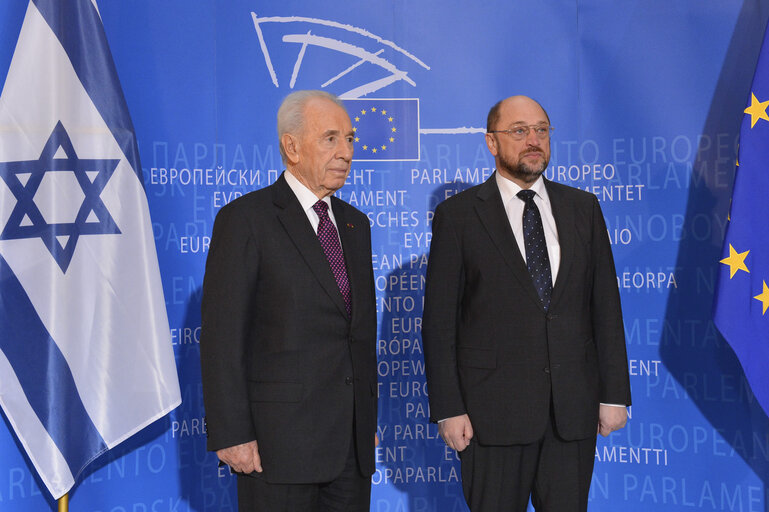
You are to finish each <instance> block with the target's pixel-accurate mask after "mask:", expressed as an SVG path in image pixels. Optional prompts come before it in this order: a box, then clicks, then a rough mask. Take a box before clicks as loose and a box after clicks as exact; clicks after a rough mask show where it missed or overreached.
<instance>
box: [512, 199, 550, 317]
mask: <svg viewBox="0 0 769 512" xmlns="http://www.w3.org/2000/svg"><path fill="white" fill-rule="evenodd" d="M534 195H535V192H534V191H533V190H521V191H520V192H518V197H519V198H520V199H521V200H522V201H523V202H524V203H526V206H524V207H523V242H524V246H525V247H526V266H527V267H528V268H529V274H531V279H532V281H534V287H535V288H536V289H537V293H538V294H539V299H540V300H541V301H542V305H543V306H544V308H545V311H547V308H549V307H550V295H551V294H552V292H553V278H552V275H551V273H550V258H549V257H548V255H547V242H546V241H545V230H544V228H543V227H542V217H541V216H540V214H539V208H537V205H536V204H534Z"/></svg>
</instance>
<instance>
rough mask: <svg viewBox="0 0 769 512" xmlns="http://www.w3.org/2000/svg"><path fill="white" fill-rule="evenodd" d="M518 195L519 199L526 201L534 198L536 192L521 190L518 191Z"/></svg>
mask: <svg viewBox="0 0 769 512" xmlns="http://www.w3.org/2000/svg"><path fill="white" fill-rule="evenodd" d="M517 195H518V197H519V198H520V199H521V201H523V202H525V203H528V202H529V201H533V200H534V196H535V195H536V192H534V191H533V190H521V191H520V192H518V194H517Z"/></svg>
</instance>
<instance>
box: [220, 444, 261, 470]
mask: <svg viewBox="0 0 769 512" xmlns="http://www.w3.org/2000/svg"><path fill="white" fill-rule="evenodd" d="M216 456H217V457H219V460H220V461H222V462H224V463H225V464H227V465H228V466H229V467H230V468H231V469H232V470H233V471H235V472H236V473H246V474H248V473H251V472H253V471H256V472H257V473H261V472H262V459H261V458H259V447H258V446H257V444H256V441H251V442H248V443H243V444H238V445H235V446H230V447H229V448H222V449H221V450H217V452H216Z"/></svg>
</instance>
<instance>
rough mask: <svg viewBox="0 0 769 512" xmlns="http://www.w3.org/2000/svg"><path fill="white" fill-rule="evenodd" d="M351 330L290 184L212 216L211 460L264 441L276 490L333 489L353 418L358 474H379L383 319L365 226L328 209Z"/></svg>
mask: <svg viewBox="0 0 769 512" xmlns="http://www.w3.org/2000/svg"><path fill="white" fill-rule="evenodd" d="M331 204H332V208H333V211H334V216H335V219H336V222H337V227H338V229H339V236H340V238H341V241H342V247H343V250H344V256H345V261H346V264H347V274H348V277H349V281H350V288H351V291H352V318H348V315H347V312H346V309H345V304H344V300H343V298H342V295H341V293H340V291H339V288H338V286H337V284H336V281H335V280H334V275H333V273H332V271H331V268H330V266H329V264H328V260H327V259H326V256H325V254H324V253H323V249H322V248H321V246H320V242H319V241H318V238H317V236H316V234H315V232H314V230H313V229H312V226H311V225H310V222H309V220H308V219H307V215H306V214H305V213H304V211H302V208H301V206H300V204H299V200H298V199H297V198H296V196H295V195H294V193H293V192H292V191H291V189H290V188H289V186H288V184H287V183H286V181H285V178H284V177H283V176H281V177H280V178H279V179H278V181H277V182H276V183H275V184H273V185H271V186H269V187H267V188H264V189H261V190H258V191H255V192H251V193H249V194H247V195H245V196H243V197H241V198H238V199H236V200H235V201H232V202H231V203H229V204H228V205H226V206H224V207H223V208H222V209H221V210H220V211H219V213H218V215H217V216H216V221H215V223H214V229H213V236H212V239H211V245H210V250H209V254H208V260H207V262H206V273H205V279H204V283H203V304H202V336H201V340H200V355H201V366H202V372H203V396H204V401H205V408H206V420H207V430H208V449H209V450H218V449H221V448H226V447H228V446H233V445H237V444H240V443H245V442H248V441H251V440H254V439H256V440H257V443H258V446H259V454H260V456H261V458H262V465H263V468H264V472H263V473H262V474H263V476H264V478H265V479H266V480H267V481H268V482H271V483H312V482H325V481H330V480H332V479H334V478H335V477H336V476H337V475H338V474H339V473H340V472H341V471H342V468H343V465H344V463H345V461H346V458H347V456H348V454H349V449H350V441H351V436H352V432H353V414H354V415H355V418H354V420H355V426H356V428H355V433H356V439H355V442H356V443H357V449H358V450H357V452H358V457H359V462H360V469H361V471H362V472H363V474H364V475H369V474H371V473H373V471H374V434H375V431H376V407H377V403H376V390H377V389H376V383H377V382H376V381H377V377H376V375H377V374H376V353H375V347H376V311H375V296H374V273H373V270H372V267H371V234H370V228H369V221H368V218H367V217H366V216H365V215H364V214H363V213H361V212H359V211H358V210H356V209H355V208H353V207H352V206H350V205H349V204H347V203H345V202H343V201H341V200H339V199H337V198H335V197H332V198H331Z"/></svg>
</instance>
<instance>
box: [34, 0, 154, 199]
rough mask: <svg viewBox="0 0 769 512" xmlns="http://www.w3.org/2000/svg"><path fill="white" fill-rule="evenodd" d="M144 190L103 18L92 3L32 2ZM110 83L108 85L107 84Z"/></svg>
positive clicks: (78, 0) (87, 0)
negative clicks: (65, 54)
mask: <svg viewBox="0 0 769 512" xmlns="http://www.w3.org/2000/svg"><path fill="white" fill-rule="evenodd" d="M32 1H33V2H34V4H35V6H36V7H37V9H38V10H39V11H40V13H41V14H42V16H43V18H45V21H46V22H47V23H48V25H49V26H50V27H51V30H53V33H54V34H56V37H57V38H58V39H59V41H60V42H61V45H62V46H63V47H64V50H65V51H66V52H67V55H68V56H69V59H70V62H72V66H73V67H74V68H75V73H76V74H77V76H78V78H79V79H80V81H81V82H82V84H83V87H84V88H85V90H86V92H87V93H88V95H89V96H90V97H91V101H93V103H94V105H96V109H97V110H98V111H99V113H100V114H101V116H102V117H103V118H104V121H105V122H106V123H107V126H108V127H109V129H110V131H111V132H112V135H113V136H114V137H115V139H116V140H117V142H118V144H119V145H120V149H121V150H122V151H123V154H124V155H125V156H126V159H127V160H128V163H129V164H131V167H132V168H133V170H134V172H135V173H136V176H137V177H138V178H139V182H140V183H141V184H142V186H144V180H143V179H142V168H141V164H140V163H139V148H138V146H137V145H136V138H135V137H134V127H133V122H132V121H131V117H130V116H129V115H128V104H127V103H126V100H125V96H124V95H123V89H122V88H121V87H120V80H119V78H118V75H117V69H116V68H115V63H114V61H113V60H112V53H111V52H110V51H109V45H108V44H107V36H106V34H105V32H104V26H103V25H102V22H101V17H100V16H99V13H98V12H97V11H96V8H95V7H94V5H93V2H91V0H32ZM105 81H106V82H105Z"/></svg>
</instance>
